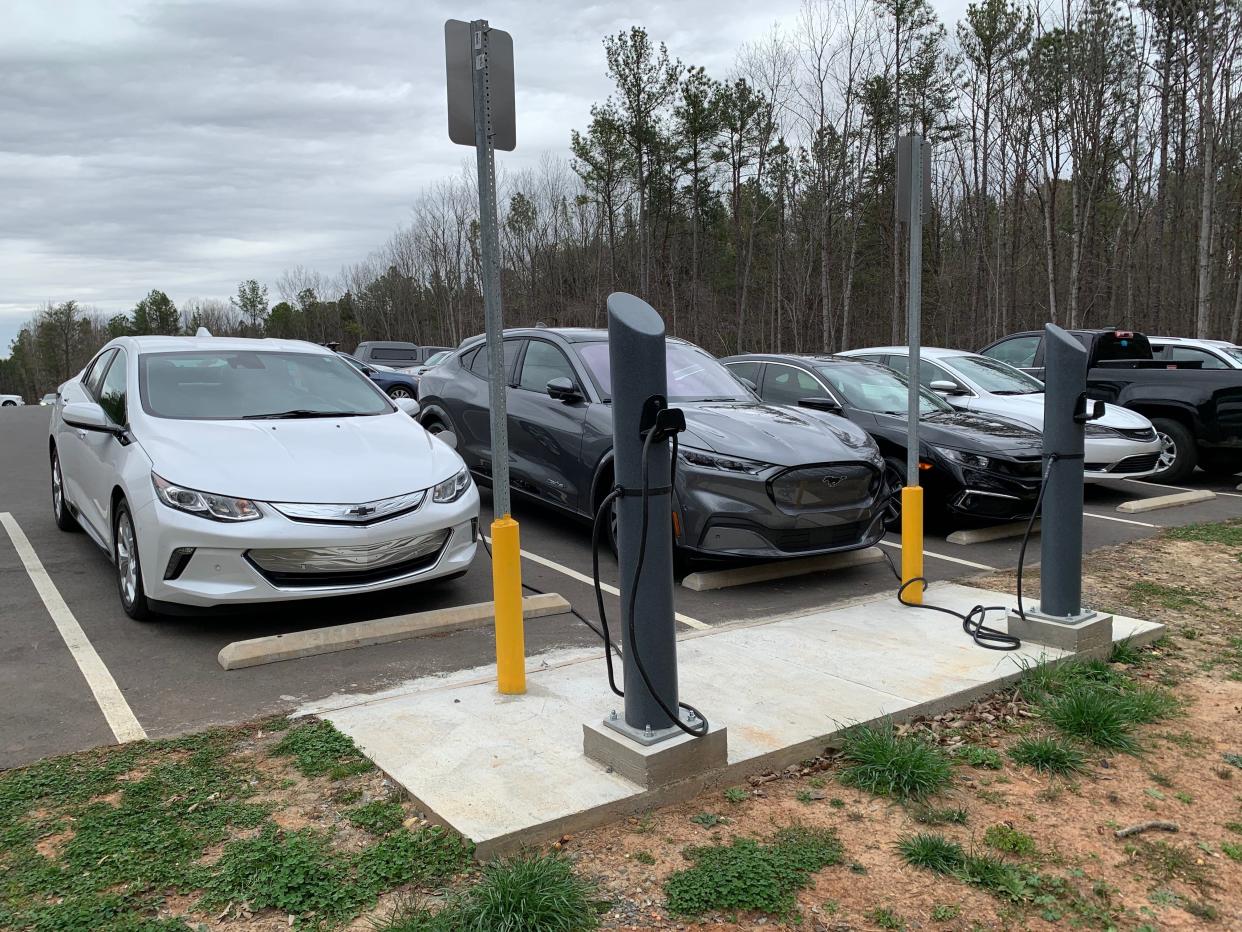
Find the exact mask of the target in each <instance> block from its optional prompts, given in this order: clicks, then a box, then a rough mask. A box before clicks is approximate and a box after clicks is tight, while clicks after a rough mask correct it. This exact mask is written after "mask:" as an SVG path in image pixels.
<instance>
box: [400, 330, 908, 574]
mask: <svg viewBox="0 0 1242 932" xmlns="http://www.w3.org/2000/svg"><path fill="white" fill-rule="evenodd" d="M504 347H505V373H504V378H505V381H506V383H507V384H508V386H509V390H508V407H509V448H510V459H509V476H510V480H511V483H512V487H513V490H514V492H515V493H517V494H521V495H525V496H529V497H531V498H534V499H537V500H539V501H540V502H544V503H546V504H549V505H552V506H554V507H555V508H557V509H560V510H562V511H564V512H567V513H569V514H572V515H575V516H577V517H580V518H586V519H590V518H592V517H593V516H594V514H595V511H596V509H597V508H598V506H599V503H600V501H601V500H602V499H603V497H604V496H605V495H606V494H607V493H608V491H609V490H610V489H611V488H612V486H613V475H612V407H611V405H610V403H609V402H610V394H611V392H612V373H611V372H610V371H609V363H608V334H607V331H604V330H585V329H582V330H579V329H544V328H537V329H529V330H508V331H505V341H504ZM487 370H488V364H487V352H486V349H485V348H484V347H483V345H482V342H481V341H479V342H475V343H467V344H466V345H464V346H463V347H462V348H461V349H459V350H458V351H457V352H456V353H454V355H453V356H452V357H450V358H449V359H447V360H445V361H444V362H443V363H441V364H440V365H438V366H436V367H435V368H433V369H430V370H428V371H427V373H426V374H425V375H423V377H422V381H421V383H420V385H419V401H420V403H421V405H422V414H421V415H420V418H419V419H420V420H421V421H422V423H423V425H424V426H425V427H427V429H428V430H431V431H433V432H437V431H445V430H450V431H452V432H453V433H454V434H456V436H457V450H458V452H459V453H460V454H461V455H462V457H463V458H464V459H465V461H466V464H467V465H468V466H469V467H470V468H471V470H472V471H473V472H474V473H475V474H476V475H477V476H478V477H479V478H480V479H482V480H483V481H485V482H486V480H487V478H488V477H489V476H490V473H491V444H490V429H489V422H488V383H487V379H488V371H487ZM668 391H669V398H668V400H669V403H670V404H671V405H673V406H676V407H679V408H681V409H683V410H684V411H685V414H686V424H687V428H688V429H687V430H686V432H685V433H684V434H682V435H681V437H680V451H681V452H680V455H679V457H678V463H677V476H676V486H675V489H674V534H675V541H676V544H677V546H678V547H679V548H680V549H681V550H682V551H685V552H688V553H692V554H697V555H700V556H728V557H747V558H772V557H794V556H806V555H808V554H817V553H830V552H833V551H837V550H852V549H856V548H859V547H866V546H869V545H871V544H874V543H875V542H876V541H877V540H879V539H880V537H882V536H883V534H884V524H883V511H884V505H885V501H886V497H887V494H888V489H887V488H886V487H885V483H884V478H883V470H884V461H883V459H882V458H881V457H880V454H879V451H878V449H877V447H876V445H875V443H874V442H873V441H872V440H871V439H870V438H869V437H868V436H867V434H866V432H865V431H863V430H862V429H860V428H858V427H855V426H854V425H853V424H851V423H849V421H847V420H845V419H844V418H840V417H837V416H835V415H832V414H826V413H823V412H819V411H809V410H808V411H799V410H791V409H789V408H783V407H780V406H777V405H769V404H764V403H763V402H761V401H760V400H759V399H758V397H757V396H756V395H755V394H754V393H753V392H752V391H751V390H750V389H749V388H747V387H746V386H744V385H743V384H742V383H741V382H739V381H738V380H737V379H735V378H734V377H733V376H732V375H730V374H729V372H728V370H726V369H725V368H724V367H723V366H722V365H720V363H719V362H717V361H716V359H714V358H713V357H712V356H710V355H708V354H707V353H706V352H704V351H703V350H701V349H699V348H698V347H696V346H693V345H692V344H690V343H686V342H684V341H682V340H677V339H669V340H668Z"/></svg>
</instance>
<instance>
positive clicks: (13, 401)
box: [0, 395, 26, 408]
mask: <svg viewBox="0 0 1242 932" xmlns="http://www.w3.org/2000/svg"><path fill="white" fill-rule="evenodd" d="M25 403H26V401H25V399H23V398H22V396H21V395H0V408H17V407H20V406H21V405H24V404H25Z"/></svg>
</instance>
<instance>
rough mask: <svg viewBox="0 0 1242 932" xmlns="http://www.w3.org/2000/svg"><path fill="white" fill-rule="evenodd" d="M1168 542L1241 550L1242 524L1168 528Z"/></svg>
mask: <svg viewBox="0 0 1242 932" xmlns="http://www.w3.org/2000/svg"><path fill="white" fill-rule="evenodd" d="M1165 536H1166V537H1168V538H1169V539H1170V540H1190V541H1195V542H1196V543H1200V544H1223V545H1224V546H1226V547H1233V548H1235V549H1238V550H1242V522H1238V521H1225V522H1221V523H1219V524H1187V525H1186V526H1185V527H1175V528H1170V529H1169V530H1168V531H1166V532H1165Z"/></svg>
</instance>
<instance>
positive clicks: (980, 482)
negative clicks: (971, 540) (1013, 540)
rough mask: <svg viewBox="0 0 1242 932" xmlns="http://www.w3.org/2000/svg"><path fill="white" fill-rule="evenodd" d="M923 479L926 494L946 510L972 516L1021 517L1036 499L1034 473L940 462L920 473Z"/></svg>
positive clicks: (1026, 515) (991, 518)
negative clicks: (1019, 472) (937, 499)
mask: <svg viewBox="0 0 1242 932" xmlns="http://www.w3.org/2000/svg"><path fill="white" fill-rule="evenodd" d="M1028 466H1029V464H1028ZM923 481H924V484H925V485H927V486H928V494H929V495H933V496H935V497H937V498H939V499H941V500H942V501H943V503H944V507H945V510H946V511H948V512H949V513H950V514H953V515H957V516H959V517H962V518H968V519H974V520H983V521H1020V520H1025V519H1026V518H1029V517H1030V516H1031V512H1033V511H1034V510H1035V502H1036V501H1037V500H1038V499H1039V484H1040V477H1039V475H1038V474H1036V475H1034V476H1016V475H1011V474H1010V473H1007V472H1000V471H997V470H992V469H977V468H975V467H970V466H959V465H957V464H954V463H943V462H940V463H937V464H935V465H934V466H933V468H932V469H931V470H928V472H927V473H925V474H924V477H923Z"/></svg>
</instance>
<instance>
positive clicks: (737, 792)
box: [724, 786, 750, 805]
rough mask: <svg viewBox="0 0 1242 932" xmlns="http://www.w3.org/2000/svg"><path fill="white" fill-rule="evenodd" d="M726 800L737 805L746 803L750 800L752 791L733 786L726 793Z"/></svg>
mask: <svg viewBox="0 0 1242 932" xmlns="http://www.w3.org/2000/svg"><path fill="white" fill-rule="evenodd" d="M724 798H725V799H727V800H728V801H729V802H731V803H734V804H735V805H736V804H737V803H744V802H746V800H748V799H750V791H749V790H747V789H745V788H744V787H740V786H731V787H729V788H728V789H726V790H725V791H724Z"/></svg>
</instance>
